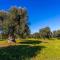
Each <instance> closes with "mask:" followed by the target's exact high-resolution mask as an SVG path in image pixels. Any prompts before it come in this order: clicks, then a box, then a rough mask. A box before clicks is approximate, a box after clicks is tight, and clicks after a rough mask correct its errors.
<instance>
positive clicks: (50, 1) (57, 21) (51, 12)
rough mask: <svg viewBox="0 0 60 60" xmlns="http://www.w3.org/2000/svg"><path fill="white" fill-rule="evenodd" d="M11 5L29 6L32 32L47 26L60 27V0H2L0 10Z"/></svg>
mask: <svg viewBox="0 0 60 60" xmlns="http://www.w3.org/2000/svg"><path fill="white" fill-rule="evenodd" d="M11 6H17V7H20V6H22V7H26V8H27V10H28V15H29V22H30V24H31V25H30V29H31V32H32V33H34V32H38V31H39V29H40V28H43V27H46V26H49V27H50V28H51V30H52V31H53V30H57V29H60V0H0V10H7V9H9V8H10V7H11Z"/></svg>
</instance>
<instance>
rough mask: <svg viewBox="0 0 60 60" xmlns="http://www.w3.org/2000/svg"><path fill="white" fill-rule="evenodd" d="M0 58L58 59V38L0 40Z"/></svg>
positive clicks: (59, 44) (24, 59)
mask: <svg viewBox="0 0 60 60" xmlns="http://www.w3.org/2000/svg"><path fill="white" fill-rule="evenodd" d="M0 60H60V40H58V39H54V40H47V39H46V40H41V39H36V40H34V39H31V40H30V39H28V40H17V43H16V44H8V43H7V40H6V41H0Z"/></svg>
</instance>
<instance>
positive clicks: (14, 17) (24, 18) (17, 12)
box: [0, 7, 30, 38]
mask: <svg viewBox="0 0 60 60" xmlns="http://www.w3.org/2000/svg"><path fill="white" fill-rule="evenodd" d="M0 17H2V19H3V22H2V27H3V32H4V34H8V33H9V32H10V30H13V29H14V31H12V32H10V33H13V34H18V35H19V36H20V37H22V38H23V37H25V36H28V35H29V34H30V29H29V25H28V13H27V10H26V9H25V8H17V7H12V8H10V9H9V11H6V12H4V11H2V12H0ZM2 19H0V20H2ZM13 26H14V28H11V27H13Z"/></svg>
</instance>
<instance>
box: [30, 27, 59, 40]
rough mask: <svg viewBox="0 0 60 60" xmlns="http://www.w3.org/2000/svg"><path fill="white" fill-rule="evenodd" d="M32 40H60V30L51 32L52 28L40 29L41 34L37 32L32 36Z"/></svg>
mask: <svg viewBox="0 0 60 60" xmlns="http://www.w3.org/2000/svg"><path fill="white" fill-rule="evenodd" d="M30 37H31V38H44V39H45V38H60V30H55V31H51V29H50V27H44V28H41V29H39V32H35V33H33V34H31V35H30Z"/></svg>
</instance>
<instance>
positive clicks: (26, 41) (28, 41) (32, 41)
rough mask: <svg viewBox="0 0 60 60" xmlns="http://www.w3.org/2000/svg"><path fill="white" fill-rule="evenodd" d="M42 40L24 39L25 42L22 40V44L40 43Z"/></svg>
mask: <svg viewBox="0 0 60 60" xmlns="http://www.w3.org/2000/svg"><path fill="white" fill-rule="evenodd" d="M40 43H42V41H38V40H36V41H34V40H24V41H23V42H20V44H40Z"/></svg>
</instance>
